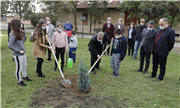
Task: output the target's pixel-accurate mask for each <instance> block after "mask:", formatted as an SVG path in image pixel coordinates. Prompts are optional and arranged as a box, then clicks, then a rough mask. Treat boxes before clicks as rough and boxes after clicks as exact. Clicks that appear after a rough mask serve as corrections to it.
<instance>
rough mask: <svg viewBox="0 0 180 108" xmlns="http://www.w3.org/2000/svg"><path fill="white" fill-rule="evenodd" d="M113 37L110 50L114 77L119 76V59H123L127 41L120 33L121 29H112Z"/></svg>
mask: <svg viewBox="0 0 180 108" xmlns="http://www.w3.org/2000/svg"><path fill="white" fill-rule="evenodd" d="M114 35H115V38H114V39H113V45H112V50H111V55H112V56H111V68H112V69H113V73H112V75H113V77H114V78H116V77H118V76H119V69H120V64H121V61H123V59H124V57H125V55H126V50H127V41H126V38H125V37H124V36H123V35H122V30H120V29H116V30H115V31H114Z"/></svg>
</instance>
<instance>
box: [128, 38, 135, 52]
mask: <svg viewBox="0 0 180 108" xmlns="http://www.w3.org/2000/svg"><path fill="white" fill-rule="evenodd" d="M134 43H135V41H134V40H132V39H129V38H128V55H130V53H131V55H133V54H134Z"/></svg>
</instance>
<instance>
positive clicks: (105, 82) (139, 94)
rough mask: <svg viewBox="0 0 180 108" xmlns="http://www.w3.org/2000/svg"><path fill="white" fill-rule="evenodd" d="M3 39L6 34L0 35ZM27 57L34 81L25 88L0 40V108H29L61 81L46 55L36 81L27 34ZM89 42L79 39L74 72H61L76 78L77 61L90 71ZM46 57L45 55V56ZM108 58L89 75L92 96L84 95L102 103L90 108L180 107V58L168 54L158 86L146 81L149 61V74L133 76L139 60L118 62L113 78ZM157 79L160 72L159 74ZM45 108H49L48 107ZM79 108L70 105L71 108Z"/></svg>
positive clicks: (151, 81) (6, 43) (34, 65)
mask: <svg viewBox="0 0 180 108" xmlns="http://www.w3.org/2000/svg"><path fill="white" fill-rule="evenodd" d="M1 33H2V34H3V35H6V34H7V31H1ZM26 36H27V42H25V46H26V50H27V52H26V56H27V59H28V60H27V63H28V66H27V74H28V76H29V77H30V78H31V79H32V80H33V81H32V82H25V83H26V84H27V86H26V87H19V86H18V85H17V80H16V77H15V66H16V65H15V63H14V62H13V61H12V51H11V50H10V49H8V47H7V46H8V41H7V36H3V37H1V105H2V108H28V107H29V106H30V104H31V103H32V99H33V98H34V93H36V92H37V91H40V90H42V89H44V88H45V87H46V86H47V85H48V84H49V83H51V82H52V81H54V80H55V79H56V78H58V77H60V73H59V72H53V69H54V58H53V57H52V58H53V62H49V61H47V60H46V59H47V55H46V58H45V59H44V62H43V65H42V71H43V73H44V75H45V76H46V78H39V77H37V74H36V72H35V70H36V63H37V61H36V57H34V56H33V43H32V42H29V36H30V33H27V35H26ZM88 42H89V39H82V38H78V43H79V44H78V48H77V57H76V59H77V61H76V63H74V68H71V69H69V68H67V66H66V65H65V68H64V71H65V73H66V74H68V75H72V74H78V65H79V63H80V60H83V62H84V63H85V64H86V66H87V68H88V69H90V53H89V51H88V47H87V44H88ZM46 54H47V53H46ZM110 58H111V57H110V56H107V55H105V56H103V58H102V60H101V64H100V68H101V69H102V71H98V70H96V73H97V74H96V75H92V74H90V80H91V88H92V91H93V92H92V93H90V94H87V95H88V96H90V97H94V98H96V99H99V100H102V99H103V98H106V97H108V99H109V100H108V99H107V100H104V102H103V103H98V104H92V105H91V107H90V106H89V108H96V107H98V105H101V104H103V105H104V106H106V107H110V106H114V108H120V107H123V106H124V105H125V106H126V107H144V108H165V107H166V108H167V107H168V108H172V107H173V108H178V107H180V98H179V93H180V91H179V87H180V81H179V77H180V75H179V70H180V55H179V54H176V53H172V52H170V54H169V56H168V60H167V65H166V74H165V78H164V80H163V81H161V82H158V83H157V82H155V81H156V80H157V77H156V78H153V79H148V78H146V77H148V76H150V73H151V72H152V58H151V64H150V67H149V70H148V74H145V75H144V74H142V73H139V72H134V70H135V69H138V68H139V55H138V60H133V59H132V57H130V56H126V57H125V59H124V61H122V62H121V68H120V76H119V77H118V78H113V77H112V75H111V73H112V69H111V67H110ZM158 75H159V70H158ZM115 106H116V107H115ZM47 107H48V106H47ZM74 107H76V108H78V105H76V104H75V105H73V106H72V108H74Z"/></svg>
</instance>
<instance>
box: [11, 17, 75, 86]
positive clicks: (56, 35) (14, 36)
mask: <svg viewBox="0 0 180 108" xmlns="http://www.w3.org/2000/svg"><path fill="white" fill-rule="evenodd" d="M68 24H69V25H70V26H69V25H68ZM22 25H23V24H22V23H21V21H20V16H19V15H15V16H14V19H12V21H11V22H10V23H9V24H8V41H9V43H8V48H10V49H11V50H12V51H13V60H14V61H15V63H16V71H15V75H16V78H17V81H18V85H19V86H26V84H25V83H24V82H23V81H32V80H31V79H30V78H29V77H28V76H27V72H26V68H27V58H26V49H25V46H24V42H25V41H26V38H25V37H26V34H25V30H24V25H23V26H22ZM63 27H64V29H65V30H66V29H67V28H68V30H69V31H70V28H69V27H72V24H71V23H69V20H67V23H66V24H65V26H63V25H62V24H61V23H58V24H57V25H56V28H55V27H54V26H53V25H52V24H50V18H49V17H46V18H45V19H40V20H39V22H38V24H37V25H36V28H35V29H34V32H33V39H34V44H33V54H34V56H35V57H37V66H36V73H38V77H45V76H44V75H43V74H42V63H43V59H44V58H45V55H46V49H48V59H47V60H48V61H51V51H54V53H55V56H56V58H57V60H58V59H59V55H61V70H62V72H63V73H64V70H63V67H64V54H65V53H67V52H68V48H69V47H70V50H69V57H70V58H72V59H73V62H75V60H76V49H77V44H78V41H77V37H76V36H75V32H74V31H72V28H71V38H69V43H68V36H67V34H66V33H65V32H64V31H63ZM68 44H69V45H68ZM51 46H52V47H51ZM21 71H22V75H23V77H22V79H21V74H20V73H21ZM56 71H57V63H56V62H55V68H54V72H56Z"/></svg>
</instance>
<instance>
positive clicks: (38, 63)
mask: <svg viewBox="0 0 180 108" xmlns="http://www.w3.org/2000/svg"><path fill="white" fill-rule="evenodd" d="M42 63H43V59H42V58H37V68H36V72H37V73H38V75H42V69H41V68H42Z"/></svg>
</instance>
